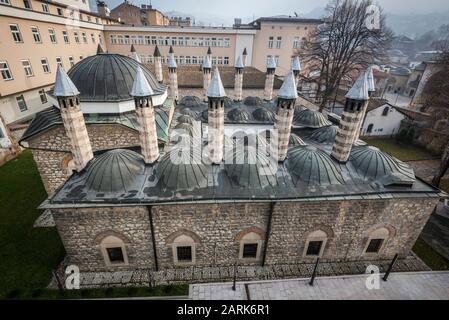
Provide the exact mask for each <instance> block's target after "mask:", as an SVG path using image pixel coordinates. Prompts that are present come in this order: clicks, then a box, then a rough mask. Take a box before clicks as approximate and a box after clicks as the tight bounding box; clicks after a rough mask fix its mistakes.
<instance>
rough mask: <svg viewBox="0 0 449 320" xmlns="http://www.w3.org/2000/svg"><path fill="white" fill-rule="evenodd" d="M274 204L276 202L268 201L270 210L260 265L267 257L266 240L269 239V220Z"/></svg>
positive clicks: (263, 264) (271, 216) (263, 263)
mask: <svg viewBox="0 0 449 320" xmlns="http://www.w3.org/2000/svg"><path fill="white" fill-rule="evenodd" d="M275 204H276V202H271V203H270V212H269V213H268V222H267V230H266V233H265V246H264V248H263V256H262V267H263V266H265V259H266V257H267V250H268V240H269V239H270V233H271V220H272V219H273V211H274V206H275Z"/></svg>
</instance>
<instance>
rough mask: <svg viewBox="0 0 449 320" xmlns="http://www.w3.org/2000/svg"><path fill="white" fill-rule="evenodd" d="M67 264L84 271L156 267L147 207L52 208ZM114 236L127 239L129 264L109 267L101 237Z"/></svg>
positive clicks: (125, 240)
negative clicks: (104, 255) (102, 249)
mask: <svg viewBox="0 0 449 320" xmlns="http://www.w3.org/2000/svg"><path fill="white" fill-rule="evenodd" d="M52 212H53V217H54V220H55V223H56V228H57V230H58V232H59V235H60V237H61V240H62V242H63V244H64V247H65V250H66V252H67V257H68V259H69V260H68V263H69V264H75V265H77V266H78V267H79V268H80V270H81V271H117V270H134V269H139V268H150V269H153V268H154V264H153V262H154V259H153V257H154V256H153V247H152V241H151V228H150V222H149V215H148V210H147V208H146V207H115V208H98V209H95V208H88V209H81V208H79V209H58V210H52ZM107 235H114V236H117V237H119V238H120V239H122V240H123V241H124V242H125V246H126V251H127V255H128V259H129V265H128V266H120V267H119V266H114V267H109V268H108V267H106V264H105V261H104V259H103V256H102V254H101V249H100V243H101V240H102V237H104V236H107Z"/></svg>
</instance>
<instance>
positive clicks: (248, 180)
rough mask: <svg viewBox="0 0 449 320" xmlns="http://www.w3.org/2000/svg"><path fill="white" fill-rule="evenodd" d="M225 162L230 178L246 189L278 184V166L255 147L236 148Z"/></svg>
mask: <svg viewBox="0 0 449 320" xmlns="http://www.w3.org/2000/svg"><path fill="white" fill-rule="evenodd" d="M228 157H232V158H229V159H228V160H227V161H225V170H226V173H227V174H228V176H229V177H230V178H231V179H232V180H233V181H234V182H235V183H237V184H238V185H239V186H241V187H244V188H264V187H267V186H269V185H273V184H275V183H276V164H274V165H273V163H272V161H271V159H270V158H269V157H267V155H266V154H265V153H264V152H261V151H258V150H257V149H256V148H253V147H244V148H235V149H234V150H233V153H232V156H228Z"/></svg>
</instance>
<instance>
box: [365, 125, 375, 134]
mask: <svg viewBox="0 0 449 320" xmlns="http://www.w3.org/2000/svg"><path fill="white" fill-rule="evenodd" d="M373 126H374V125H373V124H372V123H370V124H369V125H368V128H367V129H366V133H371V132H372V131H373Z"/></svg>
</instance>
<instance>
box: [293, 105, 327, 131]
mask: <svg viewBox="0 0 449 320" xmlns="http://www.w3.org/2000/svg"><path fill="white" fill-rule="evenodd" d="M293 122H294V124H295V125H297V126H301V127H306V128H321V127H325V126H330V125H331V124H332V123H331V122H330V121H329V120H327V118H326V116H325V115H324V114H322V113H321V112H318V111H314V110H310V109H303V110H301V111H299V112H297V113H295V115H294V117H293Z"/></svg>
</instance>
